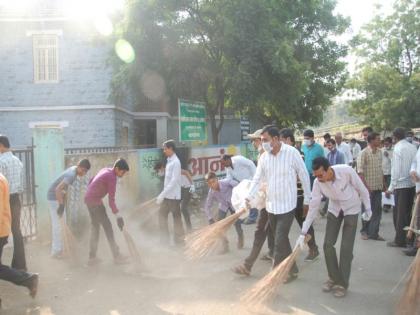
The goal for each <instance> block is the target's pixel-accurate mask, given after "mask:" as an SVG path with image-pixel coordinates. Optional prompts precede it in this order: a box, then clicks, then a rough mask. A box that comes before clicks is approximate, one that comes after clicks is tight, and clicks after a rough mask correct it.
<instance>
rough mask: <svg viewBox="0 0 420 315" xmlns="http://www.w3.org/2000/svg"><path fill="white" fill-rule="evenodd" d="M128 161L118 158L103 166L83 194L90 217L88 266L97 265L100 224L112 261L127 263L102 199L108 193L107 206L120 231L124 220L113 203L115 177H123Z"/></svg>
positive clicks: (118, 263)
mask: <svg viewBox="0 0 420 315" xmlns="http://www.w3.org/2000/svg"><path fill="white" fill-rule="evenodd" d="M129 170H130V169H129V167H128V163H127V161H126V160H124V159H121V158H120V159H118V160H116V161H115V163H114V167H112V168H103V169H101V170H100V171H99V172H98V174H96V176H95V177H94V178H93V179H92V180H91V182H90V183H89V186H88V188H87V191H86V195H85V203H86V206H87V207H88V210H89V215H90V219H91V235H90V252H89V262H88V266H94V265H97V264H98V263H99V262H100V260H99V259H98V258H97V257H96V252H97V250H98V242H99V229H100V227H101V225H102V227H103V229H104V231H105V235H106V238H107V239H108V243H109V246H110V247H111V251H112V255H113V256H114V263H115V264H117V265H121V264H126V263H128V259H127V257H125V256H122V255H121V254H120V251H119V248H118V246H117V243H116V242H115V238H114V231H113V230H112V225H111V222H110V221H109V218H108V215H107V213H106V209H105V206H104V204H103V202H102V199H103V198H104V197H105V196H106V195H108V199H109V206H110V208H111V209H112V212H113V213H114V214H115V216H116V218H117V225H118V227H119V229H120V230H121V231H122V230H123V228H124V220H123V218H122V217H121V215H120V213H119V210H118V208H117V205H116V204H115V192H116V189H117V179H118V178H121V177H123V176H124V175H125V174H126V173H127V172H128V171H129Z"/></svg>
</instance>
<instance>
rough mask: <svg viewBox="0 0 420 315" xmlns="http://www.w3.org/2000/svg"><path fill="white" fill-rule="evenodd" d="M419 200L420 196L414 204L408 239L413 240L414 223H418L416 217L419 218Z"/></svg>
mask: <svg viewBox="0 0 420 315" xmlns="http://www.w3.org/2000/svg"><path fill="white" fill-rule="evenodd" d="M419 200H420V195H418V196H417V197H416V202H415V203H414V208H413V213H412V215H411V222H410V228H409V229H408V232H407V238H408V239H411V238H412V237H413V231H412V229H413V228H414V222H415V221H416V217H417V213H418V211H417V209H418V207H420V201H419ZM419 228H420V227H419Z"/></svg>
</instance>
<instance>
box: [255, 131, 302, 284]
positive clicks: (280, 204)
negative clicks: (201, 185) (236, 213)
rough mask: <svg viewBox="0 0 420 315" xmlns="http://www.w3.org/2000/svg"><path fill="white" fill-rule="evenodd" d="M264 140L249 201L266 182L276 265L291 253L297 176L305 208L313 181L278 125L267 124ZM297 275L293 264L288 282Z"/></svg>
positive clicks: (262, 138)
mask: <svg viewBox="0 0 420 315" xmlns="http://www.w3.org/2000/svg"><path fill="white" fill-rule="evenodd" d="M261 141H262V147H263V149H264V151H265V153H263V154H262V155H261V157H260V159H259V160H258V166H257V171H256V174H255V176H254V178H253V180H252V184H251V187H250V192H249V194H248V197H247V200H248V201H251V200H252V199H253V198H254V197H255V196H256V193H257V191H258V189H259V186H260V183H261V182H263V181H265V182H266V184H267V190H266V191H267V198H266V210H267V212H268V219H269V223H270V227H271V229H272V231H273V233H274V262H273V268H274V267H276V266H277V265H278V264H280V263H281V262H282V261H283V260H284V259H285V258H286V257H287V256H289V254H290V253H291V252H292V248H291V246H290V242H289V231H290V228H291V226H292V223H293V220H294V214H295V209H296V200H297V178H298V177H299V179H300V181H301V182H302V187H303V191H304V202H303V203H304V209H307V207H308V204H309V199H310V181H309V174H308V172H307V170H306V167H305V164H304V163H303V160H302V158H301V156H300V154H299V151H298V150H296V149H295V148H294V147H292V146H290V145H287V144H285V143H282V142H281V141H280V131H279V129H278V128H277V127H275V126H267V127H265V128H264V129H263V131H262V133H261ZM297 274H298V269H297V266H296V264H293V267H292V268H291V271H290V273H289V276H288V278H287V279H285V283H288V282H290V281H293V280H294V279H296V278H297Z"/></svg>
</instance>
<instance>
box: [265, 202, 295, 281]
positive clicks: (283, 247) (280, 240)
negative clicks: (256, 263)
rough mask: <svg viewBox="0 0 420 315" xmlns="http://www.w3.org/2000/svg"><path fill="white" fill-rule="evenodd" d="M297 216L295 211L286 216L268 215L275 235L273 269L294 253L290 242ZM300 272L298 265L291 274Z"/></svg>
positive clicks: (292, 269) (285, 214)
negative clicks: (292, 227) (291, 230)
mask: <svg viewBox="0 0 420 315" xmlns="http://www.w3.org/2000/svg"><path fill="white" fill-rule="evenodd" d="M294 216H295V210H292V211H290V212H288V213H284V214H272V213H269V214H268V220H269V222H270V226H271V229H272V231H273V234H274V262H273V268H274V267H275V266H277V265H278V264H280V263H281V262H282V261H283V260H284V259H286V258H287V256H289V255H290V253H291V252H292V247H291V246H290V241H289V232H290V228H291V226H292V223H293V219H294ZM298 271H299V270H298V268H297V266H296V263H294V264H293V267H292V268H291V270H290V273H297V272H298Z"/></svg>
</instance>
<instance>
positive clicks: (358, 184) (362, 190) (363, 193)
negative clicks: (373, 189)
mask: <svg viewBox="0 0 420 315" xmlns="http://www.w3.org/2000/svg"><path fill="white" fill-rule="evenodd" d="M350 184H351V185H352V186H353V187H354V189H356V191H357V192H358V193H359V196H360V199H361V200H362V202H363V204H364V205H365V209H366V212H372V210H371V206H370V197H369V191H368V190H367V188H366V186H365V185H364V184H363V182H362V180H361V179H360V177H359V176H358V175H357V173H356V171H355V170H353V169H352V168H350Z"/></svg>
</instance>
